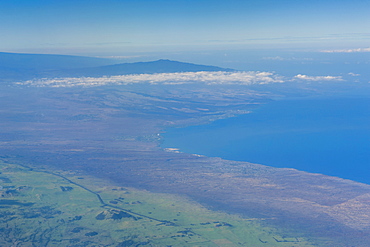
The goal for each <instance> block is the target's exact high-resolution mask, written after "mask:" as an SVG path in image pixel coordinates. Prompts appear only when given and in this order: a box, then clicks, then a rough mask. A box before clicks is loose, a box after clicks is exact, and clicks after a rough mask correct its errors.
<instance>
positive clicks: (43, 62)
mask: <svg viewBox="0 0 370 247" xmlns="http://www.w3.org/2000/svg"><path fill="white" fill-rule="evenodd" d="M115 62H116V60H110V59H103V58H94V57H80V56H67V55H46V54H20V53H4V52H0V80H3V81H4V80H5V81H7V80H29V79H33V78H42V77H81V76H84V77H99V76H113V75H127V74H153V73H175V72H198V71H234V70H233V69H225V68H220V67H216V66H207V65H199V64H192V63H184V62H178V61H171V60H167V59H161V60H157V61H151V62H137V63H120V64H115Z"/></svg>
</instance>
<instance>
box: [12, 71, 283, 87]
mask: <svg viewBox="0 0 370 247" xmlns="http://www.w3.org/2000/svg"><path fill="white" fill-rule="evenodd" d="M282 82H284V80H283V77H282V76H279V75H276V74H274V73H271V72H258V71H257V72H256V71H248V72H221V71H218V72H206V71H201V72H182V73H158V74H133V75H120V76H110V77H79V78H77V77H68V78H53V79H49V78H44V79H38V80H29V81H25V82H19V83H17V84H19V85H32V86H39V87H73V86H84V87H92V86H103V85H129V84H135V83H148V84H164V85H174V84H195V83H203V84H206V85H214V84H227V85H231V84H237V85H251V84H269V83H282Z"/></svg>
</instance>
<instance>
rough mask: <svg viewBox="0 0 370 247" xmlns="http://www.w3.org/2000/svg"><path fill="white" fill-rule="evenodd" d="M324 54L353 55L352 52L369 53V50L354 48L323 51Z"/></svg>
mask: <svg viewBox="0 0 370 247" xmlns="http://www.w3.org/2000/svg"><path fill="white" fill-rule="evenodd" d="M321 52H326V53H353V52H370V48H356V49H343V50H323V51H321Z"/></svg>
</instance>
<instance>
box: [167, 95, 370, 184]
mask: <svg viewBox="0 0 370 247" xmlns="http://www.w3.org/2000/svg"><path fill="white" fill-rule="evenodd" d="M163 137H164V142H163V144H162V147H165V148H169V147H171V148H179V149H180V151H181V152H187V153H195V154H202V155H207V156H212V157H222V158H224V159H230V160H238V161H248V162H252V163H259V164H264V165H269V166H274V167H289V168H296V169H299V170H303V171H308V172H313V173H322V174H326V175H331V176H337V177H341V178H346V179H351V180H355V181H358V182H364V183H368V184H370V144H369V143H370V98H368V97H361V98H351V97H336V98H334V97H332V98H309V99H307V98H306V99H294V100H279V101H274V102H271V103H268V104H266V105H263V106H261V107H259V108H257V109H255V110H254V111H253V112H252V113H250V114H247V115H243V116H238V117H234V118H229V119H223V120H218V121H216V122H213V123H211V124H208V125H200V126H190V127H186V128H172V129H168V130H166V133H164V134H163Z"/></svg>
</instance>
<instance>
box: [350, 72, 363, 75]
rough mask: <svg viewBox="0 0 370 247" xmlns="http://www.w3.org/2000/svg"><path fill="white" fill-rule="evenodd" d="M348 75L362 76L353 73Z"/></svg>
mask: <svg viewBox="0 0 370 247" xmlns="http://www.w3.org/2000/svg"><path fill="white" fill-rule="evenodd" d="M348 75H351V76H360V74H355V73H352V72H350V73H348Z"/></svg>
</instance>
